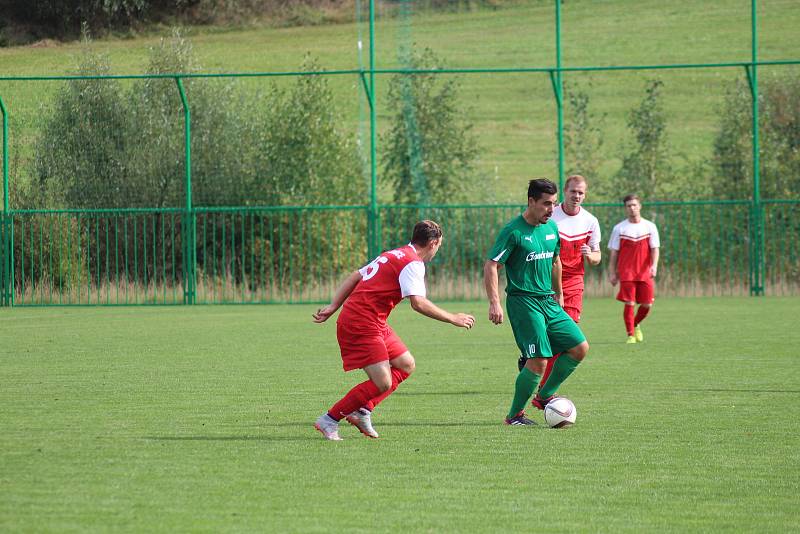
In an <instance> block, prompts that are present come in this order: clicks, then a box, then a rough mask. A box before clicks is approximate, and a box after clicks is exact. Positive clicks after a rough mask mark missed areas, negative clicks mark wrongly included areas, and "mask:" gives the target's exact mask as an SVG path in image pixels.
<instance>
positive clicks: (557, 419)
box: [544, 397, 578, 428]
mask: <svg viewBox="0 0 800 534" xmlns="http://www.w3.org/2000/svg"><path fill="white" fill-rule="evenodd" d="M577 416H578V411H577V410H576V409H575V405H574V404H573V403H572V401H571V400H569V399H568V398H566V397H556V398H555V399H553V400H551V401H550V402H548V403H547V406H545V407H544V420H545V421H547V424H548V425H549V426H550V427H552V428H564V427H568V426H570V425H572V424H573V423H575V418H576V417H577Z"/></svg>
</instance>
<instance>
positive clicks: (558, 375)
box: [539, 354, 581, 399]
mask: <svg viewBox="0 0 800 534" xmlns="http://www.w3.org/2000/svg"><path fill="white" fill-rule="evenodd" d="M579 363H581V362H579V361H578V360H573V359H572V358H571V357H570V355H569V354H562V355H561V356H559V358H558V359H557V360H556V363H555V364H553V370H552V371H551V372H550V376H549V377H548V378H547V382H545V383H544V384H543V385H542V389H540V390H539V396H540V397H542V398H543V399H546V398H547V397H550V396H551V395H555V394H556V391H558V388H559V386H561V384H562V383H563V382H564V380H566V379H567V377H568V376H569V375H571V374H572V371H574V370H575V368H576V367H578V364H579Z"/></svg>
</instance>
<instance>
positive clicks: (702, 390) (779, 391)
mask: <svg viewBox="0 0 800 534" xmlns="http://www.w3.org/2000/svg"><path fill="white" fill-rule="evenodd" d="M671 391H682V392H684V393H685V392H689V393H698V392H699V393H708V392H713V393H764V394H767V393H777V394H779V395H782V394H785V393H790V394H792V393H795V394H796V393H800V389H734V388H730V389H728V388H675V389H672V390H671Z"/></svg>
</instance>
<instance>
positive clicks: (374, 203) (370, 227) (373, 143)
mask: <svg viewBox="0 0 800 534" xmlns="http://www.w3.org/2000/svg"><path fill="white" fill-rule="evenodd" d="M369 89H370V92H369V93H368V95H370V107H369V161H370V166H369V170H370V192H369V212H368V215H367V251H368V256H369V258H374V257H375V256H377V255H378V252H379V251H380V244H379V242H378V240H379V235H378V193H377V188H378V170H377V162H376V161H375V159H376V157H377V131H376V123H377V120H376V116H375V102H374V100H373V99H374V98H375V0H369Z"/></svg>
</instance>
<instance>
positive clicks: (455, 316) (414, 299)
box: [408, 295, 475, 330]
mask: <svg viewBox="0 0 800 534" xmlns="http://www.w3.org/2000/svg"><path fill="white" fill-rule="evenodd" d="M408 300H409V301H410V302H411V307H412V308H414V311H416V312H418V313H421V314H422V315H424V316H425V317H430V318H431V319H436V320H437V321H442V322H443V323H450V324H451V325H454V326H458V327H461V328H466V329H467V330H469V329H470V328H472V326H473V325H474V324H475V317H473V316H472V315H469V314H467V313H450V312H449V311H447V310H443V309H442V308H440V307H439V306H437V305H436V304H434V303H433V302H431V301H430V300H428V299H427V298H425V297H422V296H420V295H411V296H410V297H408Z"/></svg>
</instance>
